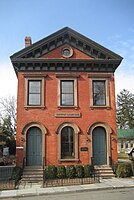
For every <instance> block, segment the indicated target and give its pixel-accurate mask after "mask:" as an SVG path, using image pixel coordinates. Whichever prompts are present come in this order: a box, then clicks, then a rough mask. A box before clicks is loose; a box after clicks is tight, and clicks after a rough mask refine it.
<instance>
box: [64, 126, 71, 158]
mask: <svg viewBox="0 0 134 200" xmlns="http://www.w3.org/2000/svg"><path fill="white" fill-rule="evenodd" d="M61 158H64V159H65V158H74V130H73V129H72V128H71V127H65V128H63V129H62V132H61Z"/></svg>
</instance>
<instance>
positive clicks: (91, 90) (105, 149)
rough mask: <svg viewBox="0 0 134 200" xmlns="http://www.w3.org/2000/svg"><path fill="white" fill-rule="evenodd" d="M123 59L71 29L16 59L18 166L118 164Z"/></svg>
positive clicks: (28, 41)
mask: <svg viewBox="0 0 134 200" xmlns="http://www.w3.org/2000/svg"><path fill="white" fill-rule="evenodd" d="M121 60H122V57H120V56H119V55H117V54H115V53H114V52H112V51H110V50H108V49H106V48H105V47H103V46H101V45H99V44H97V43H96V42H94V41H92V40H90V39H89V38H87V37H85V36H83V35H81V34H79V33H78V32H76V31H74V30H72V29H70V28H68V27H65V28H63V29H61V30H59V31H57V32H55V33H53V34H51V35H49V36H48V37H46V38H44V39H42V40H40V41H38V42H36V43H34V44H32V41H31V38H30V37H26V38H25V48H24V49H22V50H20V51H19V52H17V53H15V54H14V55H12V56H11V62H12V64H13V67H14V70H15V72H16V75H17V77H18V97H17V134H16V142H17V144H16V159H17V165H18V166H22V165H23V163H24V161H25V164H26V165H27V166H35V165H43V164H44V165H50V164H51V165H52V164H53V165H58V164H64V165H68V164H88V163H92V164H94V165H110V164H111V163H116V162H117V130H116V107H115V85H114V72H115V70H116V68H117V67H118V66H119V64H120V63H121Z"/></svg>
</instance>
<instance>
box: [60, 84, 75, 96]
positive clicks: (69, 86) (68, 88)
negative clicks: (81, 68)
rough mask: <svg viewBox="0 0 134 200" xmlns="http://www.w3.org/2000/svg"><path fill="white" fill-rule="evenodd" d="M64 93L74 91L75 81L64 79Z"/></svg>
mask: <svg viewBox="0 0 134 200" xmlns="http://www.w3.org/2000/svg"><path fill="white" fill-rule="evenodd" d="M62 93H65V94H66V93H73V81H62Z"/></svg>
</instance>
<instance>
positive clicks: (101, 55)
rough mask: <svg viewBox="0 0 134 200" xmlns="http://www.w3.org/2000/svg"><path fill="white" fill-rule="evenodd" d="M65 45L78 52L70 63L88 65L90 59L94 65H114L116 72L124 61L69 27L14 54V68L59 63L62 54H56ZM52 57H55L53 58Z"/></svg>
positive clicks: (12, 58)
mask: <svg viewBox="0 0 134 200" xmlns="http://www.w3.org/2000/svg"><path fill="white" fill-rule="evenodd" d="M64 45H69V46H70V47H71V48H72V49H73V51H74V52H75V53H76V52H77V53H76V57H75V56H72V57H70V58H69V59H68V60H69V61H70V62H75V61H76V60H77V63H78V60H79V61H80V60H81V62H82V63H84V62H86V63H87V60H88V59H89V63H90V62H91V60H92V61H93V63H94V62H95V61H96V62H97V63H98V62H99V63H102V61H104V62H103V65H104V64H105V63H111V64H114V65H115V66H114V69H113V71H114V70H115V69H116V68H117V67H118V65H119V64H120V62H121V60H122V57H121V56H119V55H118V54H116V53H114V52H112V51H111V50H109V49H107V48H105V47H103V46H101V45H100V44H98V43H96V42H94V41H93V40H91V39H89V38H87V37H85V36H83V35H81V34H80V33H78V32H76V31H74V30H72V29H70V28H68V27H65V28H63V29H61V30H59V31H57V32H55V33H53V34H51V35H49V36H47V37H45V38H44V39H42V40H40V41H38V42H35V43H34V44H32V45H31V46H28V47H26V48H24V49H22V50H21V51H19V52H17V53H15V54H13V55H12V56H11V57H10V58H11V61H12V63H13V65H14V68H15V67H16V66H19V64H20V63H21V64H22V63H23V64H24V63H28V62H29V63H34V62H36V64H37V63H38V62H40V65H42V63H43V62H45V63H48V62H49V63H50V62H51V60H54V59H56V62H58V59H60V60H61V54H59V57H58V55H56V54H55V55H54V53H56V52H57V51H58V50H60V49H61V48H62V47H63V46H64ZM52 55H54V56H53V57H52ZM78 55H79V57H78ZM48 57H49V59H48ZM63 60H65V59H63ZM15 70H16V69H15Z"/></svg>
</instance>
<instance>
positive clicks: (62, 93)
mask: <svg viewBox="0 0 134 200" xmlns="http://www.w3.org/2000/svg"><path fill="white" fill-rule="evenodd" d="M63 82H64V83H65V82H66V83H67V82H70V83H73V84H72V90H73V92H72V93H71V92H65V91H63V90H62V87H63V85H62V83H63ZM63 95H71V96H72V98H71V101H72V105H71V104H64V103H63ZM60 105H61V106H74V80H61V81H60Z"/></svg>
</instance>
